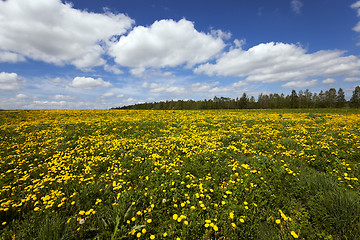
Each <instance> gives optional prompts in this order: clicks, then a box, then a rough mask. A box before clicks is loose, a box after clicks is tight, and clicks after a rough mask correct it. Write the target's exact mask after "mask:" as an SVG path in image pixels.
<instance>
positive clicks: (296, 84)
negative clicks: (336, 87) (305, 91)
mask: <svg viewBox="0 0 360 240" xmlns="http://www.w3.org/2000/svg"><path fill="white" fill-rule="evenodd" d="M317 82H318V81H317V80H316V79H314V80H310V81H290V82H287V83H285V84H283V85H281V87H283V88H307V87H314V86H315V85H316V84H317Z"/></svg>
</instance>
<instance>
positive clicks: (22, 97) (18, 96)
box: [16, 93, 28, 99]
mask: <svg viewBox="0 0 360 240" xmlns="http://www.w3.org/2000/svg"><path fill="white" fill-rule="evenodd" d="M16 98H17V99H26V98H28V96H27V95H26V94H23V93H19V94H17V95H16Z"/></svg>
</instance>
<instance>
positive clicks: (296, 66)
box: [194, 42, 360, 83]
mask: <svg viewBox="0 0 360 240" xmlns="http://www.w3.org/2000/svg"><path fill="white" fill-rule="evenodd" d="M359 69H360V60H359V58H357V57H356V56H352V55H351V56H344V52H343V51H338V50H329V51H318V52H315V53H306V50H305V49H303V48H302V47H301V46H298V45H294V44H285V43H274V42H270V43H262V44H259V45H256V46H254V47H252V48H250V49H248V50H243V49H241V48H234V49H230V51H229V52H226V53H224V54H223V56H221V57H220V58H219V59H217V61H216V63H215V64H210V63H206V64H202V65H200V66H199V67H197V68H196V69H195V70H194V72H195V73H197V74H207V75H209V76H213V75H217V76H234V77H246V79H245V80H246V81H247V82H263V83H271V82H280V81H299V80H302V79H308V78H310V77H319V76H321V77H335V76H343V75H345V76H354V75H356V74H359V73H360V71H359Z"/></svg>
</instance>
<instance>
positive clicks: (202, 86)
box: [190, 82, 219, 92]
mask: <svg viewBox="0 0 360 240" xmlns="http://www.w3.org/2000/svg"><path fill="white" fill-rule="evenodd" d="M216 85H219V82H214V83H206V82H205V83H199V82H198V83H193V84H192V85H191V88H190V89H191V91H193V92H210V90H211V89H213V87H214V86H216Z"/></svg>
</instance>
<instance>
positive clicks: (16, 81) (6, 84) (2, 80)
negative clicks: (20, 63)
mask: <svg viewBox="0 0 360 240" xmlns="http://www.w3.org/2000/svg"><path fill="white" fill-rule="evenodd" d="M22 83H23V80H21V79H20V78H19V76H18V75H17V74H16V73H6V72H1V73H0V91H11V90H18V89H20V87H21V85H22Z"/></svg>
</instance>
